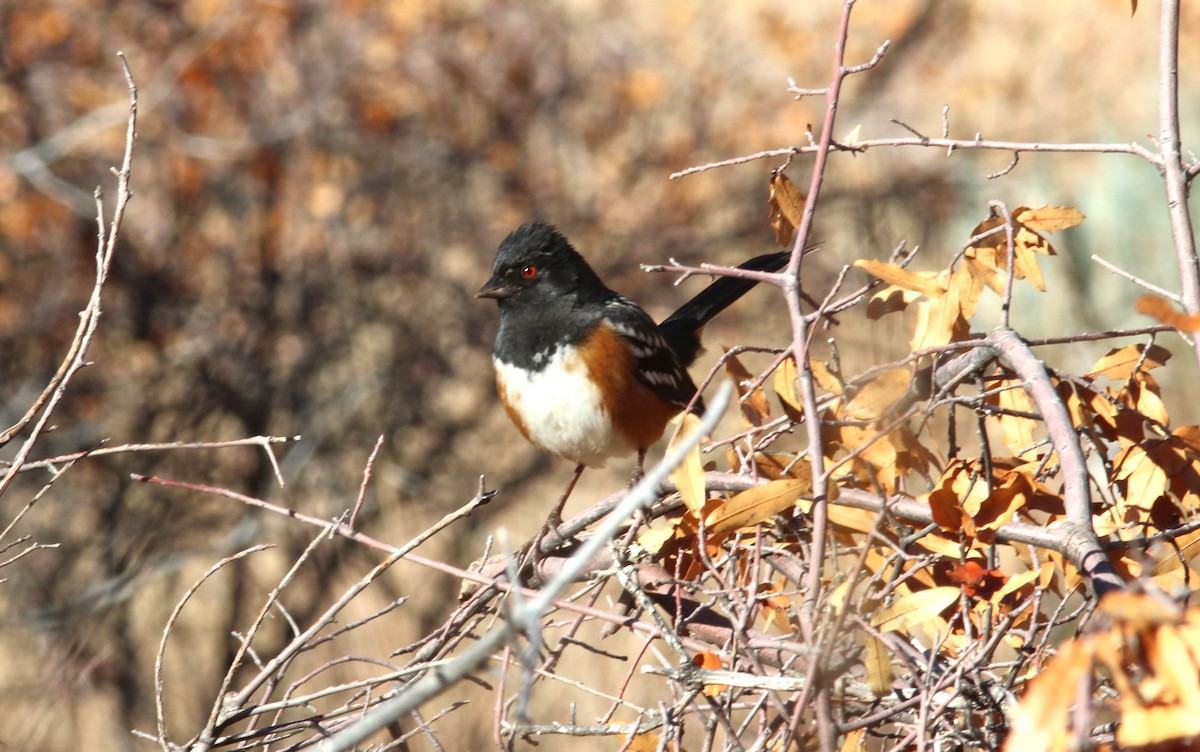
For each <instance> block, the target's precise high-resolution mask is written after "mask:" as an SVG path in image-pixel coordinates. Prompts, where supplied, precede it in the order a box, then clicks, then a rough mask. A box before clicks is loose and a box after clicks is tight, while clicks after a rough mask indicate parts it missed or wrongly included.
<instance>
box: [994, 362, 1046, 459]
mask: <svg viewBox="0 0 1200 752" xmlns="http://www.w3.org/2000/svg"><path fill="white" fill-rule="evenodd" d="M1004 386H1007V387H1011V388H1009V389H1005V390H1004V391H1003V392H999V393H997V394H992V395H989V396H988V397H987V399H986V401H987V403H988V404H992V405H996V406H997V407H999V408H1001V409H1002V410H1011V411H1013V412H1018V413H1031V414H1034V415H1037V414H1038V411H1037V406H1036V405H1034V404H1033V400H1032V399H1031V398H1030V397H1029V394H1028V393H1026V391H1025V389H1024V388H1022V386H1021V382H1020V381H1004V382H1001V383H999V384H997V385H996V388H997V389H999V388H1000V387H1004ZM996 420H997V421H998V422H999V423H1000V430H1001V431H1003V432H1004V446H1006V447H1008V450H1009V451H1010V452H1012V453H1013V455H1014V456H1017V457H1020V458H1021V459H1025V460H1032V459H1036V456H1037V451H1036V450H1035V449H1034V448H1033V445H1034V444H1036V443H1037V436H1036V433H1037V431H1038V429H1039V428H1040V427H1041V423H1040V422H1039V421H1036V420H1034V419H1032V418H1026V417H1023V416H1020V415H1008V414H1004V413H1001V414H1000V415H998V416H996Z"/></svg>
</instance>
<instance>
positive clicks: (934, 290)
mask: <svg viewBox="0 0 1200 752" xmlns="http://www.w3.org/2000/svg"><path fill="white" fill-rule="evenodd" d="M854 265H855V266H857V267H859V268H860V269H863V270H865V271H866V272H867V273H868V274H870V275H872V276H874V277H878V278H879V279H882V280H883V281H884V282H887V283H888V284H891V285H896V286H897V287H902V288H904V289H905V290H911V291H912V292H917V293H920V294H922V295H924V296H925V297H928V298H937V297H941V296H942V295H943V294H945V292H946V287H945V285H943V284H942V283H941V281H940V279H939V275H937V274H934V273H932V272H924V273H919V272H910V271H909V270H907V269H904V268H901V267H899V266H897V265H896V264H889V263H887V262H885V261H876V260H875V259H859V260H858V261H855V262H854Z"/></svg>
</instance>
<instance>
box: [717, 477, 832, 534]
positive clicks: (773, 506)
mask: <svg viewBox="0 0 1200 752" xmlns="http://www.w3.org/2000/svg"><path fill="white" fill-rule="evenodd" d="M801 467H803V468H805V470H809V471H810V469H809V465H808V463H807V462H802V463H797V464H796V467H795V468H794V469H799V468H801ZM810 472H811V471H810ZM810 491H812V480H811V478H802V479H786V480H773V481H771V482H770V483H763V484H762V485H759V486H755V487H754V488H751V489H749V490H748V491H742V492H741V493H740V494H737V495H736V496H734V497H733V498H732V499H730V500H729V501H727V502H725V503H724V504H722V505H721V506H719V507H717V508H716V509H715V510H713V512H712V513H710V514H709V515H708V518H707V519H705V521H704V526H705V529H707V530H708V532H709V534H711V535H714V536H720V535H726V534H728V533H732V532H734V531H736V530H742V529H745V528H752V527H754V526H755V525H757V524H759V523H760V522H766V521H767V520H769V519H771V518H772V517H774V516H775V515H777V514H779V513H780V512H784V511H786V510H788V509H791V508H792V507H793V506H794V505H795V504H796V501H797V500H798V499H799V498H800V497H801V496H803V495H804V494H806V493H808V492H810Z"/></svg>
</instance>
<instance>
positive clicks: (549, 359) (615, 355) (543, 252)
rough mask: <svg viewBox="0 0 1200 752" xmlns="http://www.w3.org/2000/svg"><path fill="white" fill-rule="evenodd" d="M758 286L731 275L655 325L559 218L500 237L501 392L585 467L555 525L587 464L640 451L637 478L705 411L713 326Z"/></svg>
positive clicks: (532, 437) (491, 288)
mask: <svg viewBox="0 0 1200 752" xmlns="http://www.w3.org/2000/svg"><path fill="white" fill-rule="evenodd" d="M789 257H790V254H789V253H787V252H782V253H770V254H766V255H763V256H757V257H755V258H753V259H750V260H749V261H747V262H745V263H743V264H741V265H740V266H739V267H738V268H739V269H744V270H748V271H757V272H774V271H778V270H779V269H781V268H783V267H784V266H785V265H786V264H787V262H788V259H789ZM755 284H757V280H754V279H747V278H741V277H720V278H718V279H717V280H715V281H714V282H712V283H711V284H710V285H709V286H708V287H706V288H705V289H703V290H702V291H700V292H699V293H698V294H697V295H696V296H695V297H693V298H692V299H691V300H689V301H688V302H686V303H684V304H683V305H682V306H680V308H679V309H678V310H676V311H675V312H674V313H672V314H671V315H670V316H668V317H667V318H666V319H664V320H663V321H662V323H659V324H655V323H654V319H653V318H651V317H650V315H649V314H648V313H646V312H645V311H644V310H643V309H642V308H641V307H640V306H638V304H637V303H635V302H633V301H632V300H630V299H629V298H627V297H625V296H623V295H620V294H619V293H617V292H614V291H613V290H611V289H609V287H608V286H607V285H605V284H604V282H603V281H602V280H601V279H600V277H599V276H598V275H597V274H596V272H595V271H593V270H592V267H591V266H589V265H588V263H587V261H586V260H585V259H584V258H583V256H581V255H580V254H579V252H578V251H576V250H575V248H574V247H573V246H572V245H571V243H570V241H568V240H567V238H566V237H565V236H564V235H563V234H562V233H561V232H559V231H558V230H557V229H556V228H555V227H554V226H553V225H551V224H548V223H544V222H534V223H530V224H524V225H521V226H520V227H517V228H516V229H515V230H513V231H512V232H511V233H509V235H508V236H507V237H506V238H505V239H504V241H503V242H501V243H500V246H499V249H498V250H497V252H496V259H495V262H494V264H493V266H492V276H491V278H490V279H489V280H488V281H487V282H486V283H485V284H484V285H483V287H481V288H480V289H479V291H478V292H477V293H476V294H475V296H476V297H477V298H489V299H492V300H495V301H496V303H497V306H498V308H499V313H500V326H499V329H498V330H497V332H496V338H495V342H494V344H493V348H492V362H493V365H494V367H495V376H496V389H497V391H498V392H499V395H500V400H501V402H502V403H503V405H504V408H505V410H506V411H507V413H508V416H509V418H510V419H511V420H512V422H513V423H514V424H515V425H516V427H517V429H518V430H519V431H520V432H521V433H522V434H523V435H524V436H525V438H526V439H528V440H529V442H530V443H532V444H533V445H534V446H535V447H537V448H538V449H540V450H541V451H543V452H545V453H546V454H550V455H553V456H556V457H561V458H563V459H566V460H570V461H571V462H574V463H575V464H576V468H575V474H574V475H573V476H572V478H571V480H570V482H569V483H568V485H567V487H566V490H565V491H564V492H563V495H562V497H561V498H560V499H559V502H558V504H557V505H556V507H555V509H554V511H553V512H552V513H551V515H550V519H549V522H548V525H552V526H553V527H557V524H558V523H559V522H560V521H561V518H560V515H561V512H562V507H563V505H564V504H565V503H566V500H567V497H568V496H569V495H570V493H571V490H572V489H573V487H574V485H575V483H576V482H577V481H578V479H579V476H580V475H581V474H582V473H583V471H584V469H585V468H587V467H603V466H604V465H605V463H606V462H607V461H608V460H609V459H612V458H614V457H618V456H629V455H632V454H633V453H635V452H636V453H637V469H636V471H635V473H634V480H636V479H637V478H639V477H640V475H641V471H642V464H643V462H644V460H645V456H646V451H647V450H648V449H649V448H650V447H651V446H653V445H654V444H655V443H656V442H657V441H658V440H659V439H660V438H662V435H663V432H664V431H665V429H666V426H667V424H668V422H669V421H670V420H671V419H672V418H673V417H675V416H676V415H677V414H679V413H680V412H682V411H683V410H685V409H687V408H688V407H689V406H691V407H692V409H693V410H695V411H696V412H702V411H703V408H704V403H703V400H702V399H701V398H700V397H699V396H698V395H697V393H696V392H697V389H696V384H695V383H694V382H693V381H692V378H691V376H690V375H689V374H688V371H687V368H688V366H690V365H692V363H693V362H694V361H695V360H696V358H697V356H698V355H699V354H700V352H701V351H702V348H701V340H700V337H701V332H702V330H703V328H704V326H705V324H707V323H708V322H709V321H711V320H712V318H713V317H714V316H716V315H717V314H718V313H720V312H721V311H723V310H724V309H725V308H727V307H728V306H729V305H730V304H732V303H733V302H734V301H736V300H737V299H738V298H740V297H742V296H743V295H745V294H746V293H747V292H748V291H749V290H750V289H751V288H752V287H754V285H755Z"/></svg>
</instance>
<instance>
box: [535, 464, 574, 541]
mask: <svg viewBox="0 0 1200 752" xmlns="http://www.w3.org/2000/svg"><path fill="white" fill-rule="evenodd" d="M583 469H584V464H583V463H582V462H581V463H579V464H578V465H576V466H575V474H574V475H572V476H571V479H570V480H569V481H567V487H566V488H564V489H563V492H562V496H559V497H558V501H557V502H555V504H554V509H552V510H550V516H549V517H547V518H546V528H545V530H544V531H543V532H546V533H548V532H550V531H551V530H557V529H558V526H559V525H561V524H562V521H563V519H562V510H563V507H565V506H566V505H567V499H569V498H570V497H571V492H572V491H574V490H575V484H576V483H578V482H579V476H581V475H583Z"/></svg>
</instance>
